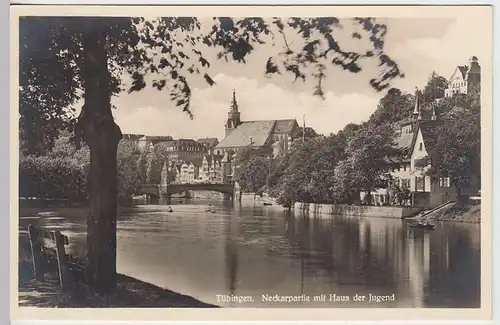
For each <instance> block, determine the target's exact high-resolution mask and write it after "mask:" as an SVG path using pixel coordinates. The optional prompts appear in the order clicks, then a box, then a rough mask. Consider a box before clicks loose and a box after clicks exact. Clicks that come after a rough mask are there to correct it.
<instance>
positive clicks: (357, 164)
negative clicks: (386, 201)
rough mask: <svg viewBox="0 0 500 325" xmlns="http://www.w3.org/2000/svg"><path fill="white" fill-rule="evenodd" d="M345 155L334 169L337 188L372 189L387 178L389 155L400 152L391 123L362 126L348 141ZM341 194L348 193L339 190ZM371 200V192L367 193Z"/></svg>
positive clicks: (370, 190)
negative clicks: (337, 182)
mask: <svg viewBox="0 0 500 325" xmlns="http://www.w3.org/2000/svg"><path fill="white" fill-rule="evenodd" d="M345 154H346V157H347V158H346V159H345V160H344V161H343V162H342V163H341V164H339V165H338V166H337V168H336V169H335V172H336V177H337V179H338V181H339V188H338V189H337V190H338V191H340V190H344V191H348V192H349V193H348V194H351V191H352V190H354V191H356V192H357V191H364V192H366V193H370V192H372V191H373V190H375V189H376V188H378V187H379V186H381V184H382V183H384V182H385V181H386V179H387V175H388V172H389V165H388V164H387V159H388V158H391V157H394V156H397V155H399V154H400V152H399V151H398V149H397V147H396V143H395V142H394V130H393V129H392V128H391V126H388V125H383V126H371V127H367V128H362V129H360V130H359V131H358V132H357V133H356V135H355V136H354V137H353V138H352V139H351V140H350V141H349V144H348V145H347V148H346V153H345ZM337 195H339V196H340V197H347V196H349V195H344V194H343V193H341V192H339V193H338V194H337ZM367 197H368V202H367V203H368V204H371V196H370V195H368V196H367Z"/></svg>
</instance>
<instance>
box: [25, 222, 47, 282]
mask: <svg viewBox="0 0 500 325" xmlns="http://www.w3.org/2000/svg"><path fill="white" fill-rule="evenodd" d="M28 232H29V237H30V246H31V256H32V262H33V273H34V274H35V279H37V280H43V275H44V273H45V271H44V266H43V260H42V247H41V244H40V237H39V231H38V229H37V228H35V227H34V226H33V225H29V227H28Z"/></svg>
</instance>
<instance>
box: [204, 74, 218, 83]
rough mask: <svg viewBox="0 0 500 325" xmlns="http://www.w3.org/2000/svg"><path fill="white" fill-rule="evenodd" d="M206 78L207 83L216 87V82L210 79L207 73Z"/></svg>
mask: <svg viewBox="0 0 500 325" xmlns="http://www.w3.org/2000/svg"><path fill="white" fill-rule="evenodd" d="M203 77H204V78H205V81H206V82H207V83H208V84H209V85H210V86H212V85H214V84H215V81H213V80H212V78H210V76H209V75H208V74H206V73H205V75H204V76H203Z"/></svg>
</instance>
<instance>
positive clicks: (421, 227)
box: [408, 222, 434, 230]
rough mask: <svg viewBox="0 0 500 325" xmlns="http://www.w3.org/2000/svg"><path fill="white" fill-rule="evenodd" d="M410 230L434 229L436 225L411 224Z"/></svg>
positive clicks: (424, 223)
mask: <svg viewBox="0 0 500 325" xmlns="http://www.w3.org/2000/svg"><path fill="white" fill-rule="evenodd" d="M408 227H410V228H419V229H428V230H431V229H434V225H431V224H430V223H428V222H416V223H411V224H409V225H408Z"/></svg>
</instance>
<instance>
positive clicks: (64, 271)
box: [28, 225, 71, 290]
mask: <svg viewBox="0 0 500 325" xmlns="http://www.w3.org/2000/svg"><path fill="white" fill-rule="evenodd" d="M28 232H29V239H30V246H31V253H32V261H33V271H34V274H35V278H36V279H37V280H42V281H43V279H44V275H45V270H46V267H47V263H48V260H47V255H52V254H54V255H56V258H57V268H58V273H59V283H60V285H61V288H62V289H63V290H64V289H66V288H68V286H69V285H70V283H71V279H70V274H69V267H68V260H69V256H68V255H67V254H66V250H65V248H64V246H67V245H69V238H68V236H65V235H63V234H61V232H60V231H51V230H47V229H43V228H37V227H35V226H33V225H29V227H28Z"/></svg>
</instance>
